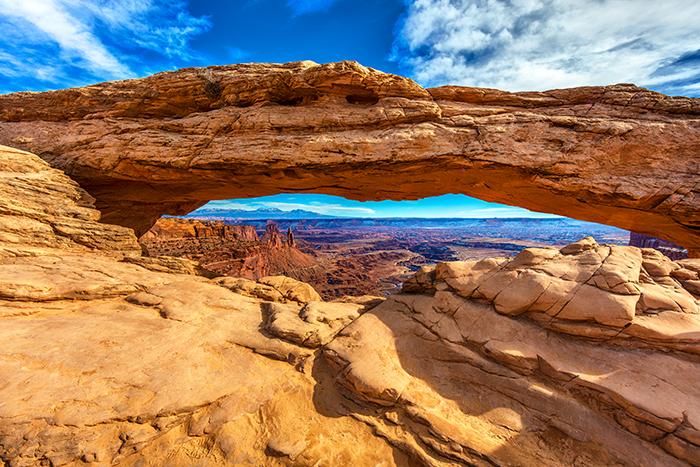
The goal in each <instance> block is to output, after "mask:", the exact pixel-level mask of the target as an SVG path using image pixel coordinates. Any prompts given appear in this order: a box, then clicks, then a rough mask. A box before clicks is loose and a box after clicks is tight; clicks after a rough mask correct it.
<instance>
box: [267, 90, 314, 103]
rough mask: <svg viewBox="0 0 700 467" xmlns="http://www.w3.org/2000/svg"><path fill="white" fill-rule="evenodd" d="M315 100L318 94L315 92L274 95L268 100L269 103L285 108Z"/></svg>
mask: <svg viewBox="0 0 700 467" xmlns="http://www.w3.org/2000/svg"><path fill="white" fill-rule="evenodd" d="M316 100H318V94H316V93H315V92H296V93H294V92H290V93H289V94H282V95H276V96H272V97H271V98H270V102H274V103H275V104H279V105H285V106H297V105H305V104H310V103H312V102H314V101H316Z"/></svg>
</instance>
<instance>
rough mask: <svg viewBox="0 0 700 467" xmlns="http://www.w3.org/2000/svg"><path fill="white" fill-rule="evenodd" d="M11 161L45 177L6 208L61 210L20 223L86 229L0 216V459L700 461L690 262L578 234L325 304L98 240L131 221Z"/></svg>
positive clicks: (20, 156)
mask: <svg viewBox="0 0 700 467" xmlns="http://www.w3.org/2000/svg"><path fill="white" fill-rule="evenodd" d="M2 155H3V157H4V158H5V159H4V160H5V161H6V166H11V167H23V169H22V170H14V171H13V172H11V171H6V172H4V175H3V176H4V181H5V182H6V184H7V186H24V184H25V183H26V182H25V180H27V179H31V180H33V181H34V182H33V183H34V185H32V186H38V187H42V188H43V189H42V190H36V189H27V190H17V191H15V192H14V193H16V195H15V197H14V198H12V200H13V203H14V205H15V206H33V205H38V204H39V199H50V200H54V201H56V202H59V204H60V205H61V206H63V207H62V208H61V211H58V207H57V206H53V208H52V209H49V208H48V207H47V208H46V209H44V210H43V211H42V210H39V208H36V207H35V208H34V209H26V210H25V211H24V212H26V214H22V213H19V212H18V213H17V214H13V215H14V216H15V217H16V222H17V223H19V222H23V220H24V219H40V220H39V221H37V222H40V223H41V224H45V225H51V223H52V222H54V219H55V218H61V216H63V215H68V214H65V213H73V212H74V211H77V212H79V213H83V214H84V215H83V216H82V217H80V216H73V217H71V216H68V217H69V218H70V219H78V221H76V222H78V223H79V224H80V225H83V223H84V224H85V225H86V226H89V230H88V227H81V228H83V229H84V230H86V231H88V232H89V234H83V235H87V236H94V237H95V238H93V239H92V240H91V241H85V240H84V241H82V242H80V243H76V242H74V241H73V240H71V238H70V237H65V238H64V237H63V236H61V235H57V234H48V233H47V234H46V236H43V234H40V233H37V232H45V231H46V232H48V230H47V229H43V230H40V229H36V230H35V231H29V232H24V234H23V235H25V236H26V240H22V239H19V240H18V239H16V238H15V237H13V236H12V235H11V234H13V235H14V234H16V233H13V232H15V231H16V229H15V230H13V229H12V228H11V227H12V225H13V224H12V223H7V224H3V225H2V230H0V234H2V235H3V237H2V238H3V239H6V240H3V243H2V248H3V250H2V251H5V252H11V253H12V254H3V256H0V461H2V463H4V464H5V465H9V466H13V467H15V466H34V465H54V466H60V465H84V464H92V465H105V466H106V465H171V466H191V465H266V466H279V465H290V466H291V465H296V466H312V465H358V466H365V465H367V466H375V465H385V466H392V465H396V466H409V465H427V466H448V465H533V466H534V465H537V466H541V465H551V466H559V465H601V466H602V465H605V466H608V465H687V464H694V465H697V464H699V463H700V430H699V428H700V387H698V385H697V381H698V380H700V364H699V363H698V343H699V342H700V323H699V322H698V302H697V299H698V294H699V293H700V290H699V289H698V281H699V276H698V273H700V263H699V262H698V260H693V259H687V260H683V261H679V262H673V261H670V260H669V259H667V258H665V257H664V256H662V255H660V254H658V253H655V252H654V251H652V250H646V249H638V248H634V247H613V246H606V245H599V244H597V243H596V242H594V241H593V240H592V239H583V240H582V241H580V242H577V243H574V244H572V245H569V246H567V247H565V248H563V249H561V250H557V249H529V250H525V251H524V252H522V253H521V254H520V255H519V256H517V257H515V258H513V259H511V260H505V259H492V260H484V261H479V262H464V263H443V264H439V265H437V266H436V267H435V268H434V269H432V270H431V269H427V268H426V269H424V270H422V271H420V272H419V273H418V274H416V276H415V277H414V278H413V279H412V280H411V281H409V282H408V283H407V284H406V286H405V289H406V293H402V294H398V295H395V296H392V297H390V298H389V299H387V300H384V301H382V300H381V299H376V298H372V297H358V298H355V299H348V300H344V301H338V302H323V301H321V300H320V297H319V296H318V294H317V293H316V292H315V291H314V290H313V288H312V287H310V286H309V285H308V284H304V283H302V282H299V281H295V280H293V279H289V278H286V277H283V276H273V277H267V278H263V279H261V280H260V281H258V282H254V281H250V280H246V279H236V278H232V277H221V278H212V279H209V278H206V277H203V276H200V275H197V274H194V272H196V271H194V270H187V268H185V267H184V266H182V264H181V263H177V262H176V263H173V262H172V261H176V260H175V259H172V258H165V257H164V258H148V260H147V261H142V260H143V258H142V259H141V260H140V259H139V258H140V257H139V256H137V254H136V253H135V252H133V251H132V249H131V248H126V247H122V248H121V249H119V248H114V249H112V248H104V249H102V250H101V249H100V248H98V246H100V247H101V246H104V245H110V246H114V245H125V244H126V245H131V244H134V242H135V237H133V235H129V234H128V232H129V231H128V230H126V229H123V228H121V227H118V228H115V227H111V226H108V225H103V224H99V223H97V222H96V221H95V219H94V216H95V213H94V210H92V208H89V207H83V208H80V209H79V208H78V207H75V206H77V201H76V199H77V198H76V197H75V193H79V191H77V192H76V191H75V190H76V186H75V184H74V183H73V182H72V181H70V180H69V179H67V178H65V177H64V176H63V175H62V174H61V173H60V172H59V171H57V170H55V169H51V168H49V167H47V166H46V165H45V164H44V163H43V162H41V161H40V160H39V159H38V157H36V156H33V155H31V154H28V153H25V152H21V151H14V150H9V149H3V152H2ZM10 173H12V174H14V175H10ZM44 181H45V182H46V183H43V182H44ZM71 203H74V204H71ZM61 213H64V214H61ZM85 213H92V214H89V215H88V214H85ZM59 214H60V215H59ZM7 226H9V227H7ZM52 232H53V230H52ZM115 232H119V233H120V234H119V235H117V234H116V233H115ZM125 232H126V233H125ZM100 237H101V238H100ZM115 239H119V240H118V241H117V240H115ZM110 242H111V243H110ZM115 242H116V243H115ZM86 245H87V246H86ZM30 250H31V254H28V253H27V251H30ZM120 252H121V253H120ZM525 285H527V286H525ZM514 291H516V292H518V293H515V292H514ZM577 302H583V303H578V305H572V304H576V303H577Z"/></svg>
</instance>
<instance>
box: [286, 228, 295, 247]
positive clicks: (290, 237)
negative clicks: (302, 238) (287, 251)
mask: <svg viewBox="0 0 700 467" xmlns="http://www.w3.org/2000/svg"><path fill="white" fill-rule="evenodd" d="M287 246H288V247H290V248H291V247H295V246H296V241H295V240H294V232H292V228H291V227H288V228H287Z"/></svg>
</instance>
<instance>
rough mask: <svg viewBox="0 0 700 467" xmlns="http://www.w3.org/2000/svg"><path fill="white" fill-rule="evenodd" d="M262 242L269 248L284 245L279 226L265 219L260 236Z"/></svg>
mask: <svg viewBox="0 0 700 467" xmlns="http://www.w3.org/2000/svg"><path fill="white" fill-rule="evenodd" d="M262 242H263V243H264V244H265V246H266V247H267V248H269V249H275V250H278V249H280V248H282V247H283V246H284V240H283V239H282V234H281V233H280V230H279V227H278V226H277V224H276V223H275V222H273V221H267V225H266V226H265V234H264V235H263V237H262Z"/></svg>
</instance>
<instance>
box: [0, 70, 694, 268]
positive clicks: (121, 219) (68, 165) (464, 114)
mask: <svg viewBox="0 0 700 467" xmlns="http://www.w3.org/2000/svg"><path fill="white" fill-rule="evenodd" d="M0 143H2V144H7V145H11V146H15V147H20V148H22V149H26V150H30V151H33V152H36V153H38V154H41V156H42V157H43V158H44V159H45V160H47V161H49V162H50V163H51V164H52V165H53V166H55V167H59V168H61V169H63V170H65V171H66V173H68V174H69V175H70V176H71V177H73V178H74V179H75V180H77V181H78V182H79V183H80V184H81V186H82V187H83V188H85V189H86V190H88V192H90V194H91V195H92V196H94V197H95V198H96V205H97V207H98V208H99V209H100V210H101V211H102V213H103V215H104V217H103V219H104V220H105V221H106V222H110V223H115V224H119V225H125V226H128V227H133V228H135V229H136V231H137V232H138V233H139V234H142V233H144V232H146V231H147V230H148V229H149V228H150V226H151V225H152V224H153V222H155V220H156V219H157V218H158V217H159V216H161V215H162V214H165V213H168V214H183V213H186V212H188V211H190V210H192V209H194V208H196V207H198V206H200V205H202V204H203V203H205V202H206V201H209V200H211V199H223V198H234V197H250V196H262V195H270V194H274V193H280V192H315V193H327V194H334V195H341V196H346V197H349V198H353V199H360V200H369V199H373V200H378V199H415V198H420V197H426V196H433V195H439V194H443V193H465V194H469V195H472V196H475V197H478V198H481V199H484V200H487V201H495V202H501V203H506V204H512V205H519V206H522V207H526V208H528V209H532V210H536V211H544V212H552V213H556V214H562V215H565V216H569V217H574V218H578V219H583V220H589V221H594V222H601V223H606V224H612V225H616V226H618V227H622V228H624V229H628V230H632V231H635V232H640V233H645V234H649V235H653V236H657V237H661V238H664V239H667V240H671V241H673V242H675V243H677V244H680V245H683V246H684V247H686V248H688V249H689V252H690V254H691V256H692V255H696V254H697V252H698V248H700V234H699V233H698V227H699V226H700V213H699V211H698V208H697V206H699V205H700V196H699V194H698V193H699V191H698V190H699V185H698V179H699V177H698V175H699V174H700V169H699V163H700V160H699V156H698V155H699V154H700V100H698V99H689V98H682V97H668V96H664V95H662V94H659V93H655V92H652V91H648V90H645V89H641V88H638V87H636V86H633V85H625V84H621V85H614V86H606V87H582V88H574V89H563V90H553V91H547V92H523V93H507V92H503V91H498V90H493V89H478V88H464V87H455V86H448V87H442V88H434V89H427V90H426V89H423V88H421V87H420V86H418V85H417V84H416V83H414V82H413V81H411V80H409V79H406V78H402V77H398V76H394V75H389V74H385V73H381V72H379V71H376V70H373V69H370V68H366V67H363V66H361V65H359V64H357V63H354V62H340V63H331V64H326V65H317V64H315V63H312V62H295V63H289V64H284V65H275V64H247V65H231V66H219V67H209V68H206V69H192V68H191V69H184V70H180V71H176V72H167V73H159V74H157V75H154V76H151V77H148V78H143V79H138V80H128V81H120V82H112V83H103V84H98V85H94V86H88V87H85V88H79V89H68V90H62V91H51V92H46V93H15V94H9V95H5V96H0Z"/></svg>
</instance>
